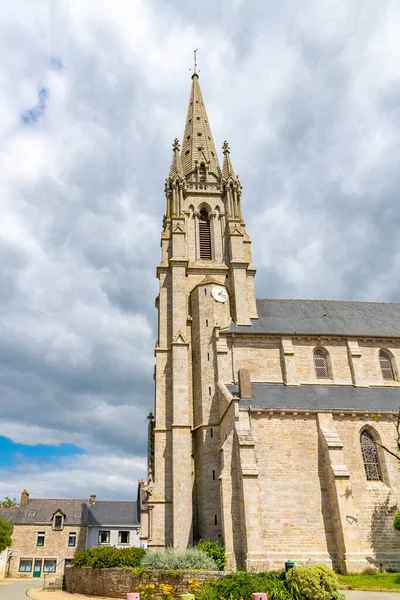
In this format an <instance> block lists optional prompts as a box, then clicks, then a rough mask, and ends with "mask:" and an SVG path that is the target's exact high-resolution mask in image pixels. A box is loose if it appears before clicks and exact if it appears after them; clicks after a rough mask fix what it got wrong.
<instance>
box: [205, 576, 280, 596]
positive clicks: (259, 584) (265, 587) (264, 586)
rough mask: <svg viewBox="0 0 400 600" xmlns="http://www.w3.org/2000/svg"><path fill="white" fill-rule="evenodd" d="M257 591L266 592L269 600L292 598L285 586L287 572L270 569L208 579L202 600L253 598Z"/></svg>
mask: <svg viewBox="0 0 400 600" xmlns="http://www.w3.org/2000/svg"><path fill="white" fill-rule="evenodd" d="M256 592H266V593H267V594H268V598H269V600H292V596H291V595H290V593H289V592H288V590H287V589H286V586H285V574H284V573H277V572H274V571H270V572H268V573H257V574H255V573H248V572H245V571H238V572H236V573H231V574H229V575H227V576H226V577H224V578H223V579H220V580H218V581H208V582H207V583H206V584H205V586H204V588H203V592H202V594H201V596H200V598H201V600H220V599H221V598H229V600H241V599H243V600H251V595H252V594H254V593H256Z"/></svg>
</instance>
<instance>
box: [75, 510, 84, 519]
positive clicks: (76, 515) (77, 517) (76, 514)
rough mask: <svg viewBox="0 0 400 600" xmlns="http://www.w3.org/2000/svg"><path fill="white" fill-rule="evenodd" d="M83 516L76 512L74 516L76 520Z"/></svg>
mask: <svg viewBox="0 0 400 600" xmlns="http://www.w3.org/2000/svg"><path fill="white" fill-rule="evenodd" d="M81 516H82V513H80V512H76V513H75V514H74V519H80V518H81Z"/></svg>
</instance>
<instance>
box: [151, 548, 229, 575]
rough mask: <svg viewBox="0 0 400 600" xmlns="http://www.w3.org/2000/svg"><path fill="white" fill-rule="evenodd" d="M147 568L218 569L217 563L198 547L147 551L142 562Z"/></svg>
mask: <svg viewBox="0 0 400 600" xmlns="http://www.w3.org/2000/svg"><path fill="white" fill-rule="evenodd" d="M141 565H142V567H143V568H144V569H145V570H153V569H162V570H166V571H168V570H181V569H186V570H196V571H217V570H218V568H217V565H216V564H215V562H214V561H213V560H211V558H209V557H208V556H207V554H205V553H204V552H202V551H201V550H197V548H187V549H184V548H167V549H166V550H155V551H153V552H147V553H146V554H145V555H144V556H143V559H142V562H141Z"/></svg>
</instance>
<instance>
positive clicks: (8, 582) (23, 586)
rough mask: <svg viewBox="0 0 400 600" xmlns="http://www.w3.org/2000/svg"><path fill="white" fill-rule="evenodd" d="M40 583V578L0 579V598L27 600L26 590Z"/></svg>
mask: <svg viewBox="0 0 400 600" xmlns="http://www.w3.org/2000/svg"><path fill="white" fill-rule="evenodd" d="M42 585H43V580H41V579H36V580H34V579H0V600H27V597H26V590H28V589H29V588H34V587H42Z"/></svg>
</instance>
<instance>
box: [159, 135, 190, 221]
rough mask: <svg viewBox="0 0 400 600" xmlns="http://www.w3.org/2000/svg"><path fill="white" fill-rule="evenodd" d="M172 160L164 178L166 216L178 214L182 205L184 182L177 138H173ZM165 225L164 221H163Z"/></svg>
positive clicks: (180, 212)
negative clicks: (167, 173) (167, 174)
mask: <svg viewBox="0 0 400 600" xmlns="http://www.w3.org/2000/svg"><path fill="white" fill-rule="evenodd" d="M172 151H173V155H172V162H171V168H170V170H169V176H168V177H167V179H166V180H165V195H166V198H167V213H166V218H167V219H169V218H170V217H172V216H180V215H181V214H182V207H183V188H184V184H185V180H184V176H183V169H182V162H181V155H180V152H179V140H178V138H175V140H174V143H173V145H172ZM164 225H165V222H164Z"/></svg>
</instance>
